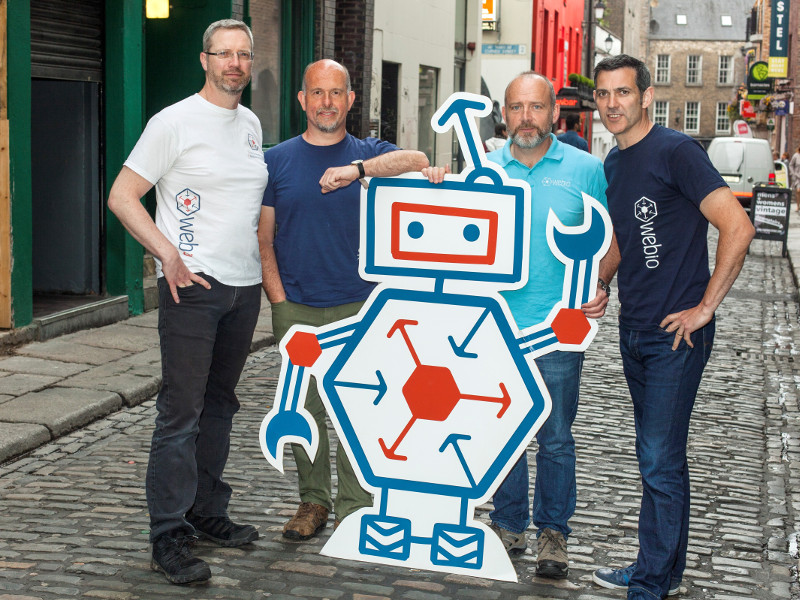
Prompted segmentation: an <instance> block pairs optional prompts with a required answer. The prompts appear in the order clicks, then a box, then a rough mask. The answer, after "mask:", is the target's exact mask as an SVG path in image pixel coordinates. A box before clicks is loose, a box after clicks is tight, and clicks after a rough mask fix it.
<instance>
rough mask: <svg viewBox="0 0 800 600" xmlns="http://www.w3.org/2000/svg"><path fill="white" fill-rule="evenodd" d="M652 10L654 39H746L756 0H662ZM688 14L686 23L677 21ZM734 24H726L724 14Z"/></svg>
mask: <svg viewBox="0 0 800 600" xmlns="http://www.w3.org/2000/svg"><path fill="white" fill-rule="evenodd" d="M653 4H655V6H654V7H653V8H652V9H651V12H650V39H651V40H712V41H745V40H746V39H747V17H749V16H750V10H751V9H752V7H753V0H661V1H660V2H655V3H653ZM677 15H686V24H685V25H678V24H677ZM723 16H729V17H730V21H731V25H730V26H729V27H724V26H723V25H722V17H723Z"/></svg>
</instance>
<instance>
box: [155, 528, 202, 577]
mask: <svg viewBox="0 0 800 600" xmlns="http://www.w3.org/2000/svg"><path fill="white" fill-rule="evenodd" d="M196 540H197V538H196V537H195V536H193V535H186V534H185V533H184V532H183V531H179V532H176V533H175V534H174V535H172V534H171V533H165V534H164V535H162V536H159V538H158V539H157V540H156V541H154V542H153V556H152V559H151V561H150V568H151V569H153V570H154V571H158V572H160V573H163V574H164V576H165V577H166V578H167V581H169V582H170V583H177V584H185V583H200V582H203V581H208V580H209V579H211V569H209V567H208V564H206V562H205V561H202V560H200V559H199V558H197V557H195V556H193V555H192V546H194V543H195V541H196Z"/></svg>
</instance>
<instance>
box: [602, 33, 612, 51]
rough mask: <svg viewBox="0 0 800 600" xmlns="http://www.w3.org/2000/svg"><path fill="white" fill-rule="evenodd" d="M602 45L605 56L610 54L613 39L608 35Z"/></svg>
mask: <svg viewBox="0 0 800 600" xmlns="http://www.w3.org/2000/svg"><path fill="white" fill-rule="evenodd" d="M603 45H604V46H605V48H606V54H611V48H613V47H614V38H612V37H611V34H610V33H609V34H608V36H607V37H606V40H605V41H604V42H603Z"/></svg>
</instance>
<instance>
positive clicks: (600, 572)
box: [592, 563, 681, 596]
mask: <svg viewBox="0 0 800 600" xmlns="http://www.w3.org/2000/svg"><path fill="white" fill-rule="evenodd" d="M635 570H636V563H633V564H631V565H629V566H627V567H625V568H624V569H609V568H608V567H603V568H602V569H597V570H596V571H595V572H594V573H592V581H594V582H595V583H596V584H597V585H599V586H600V587H604V588H606V589H609V590H626V589H628V584H629V583H630V581H631V577H632V576H633V572H634V571H635ZM680 591H681V580H680V579H678V578H677V577H673V578H672V579H670V581H669V590H667V596H677V595H678V594H679V593H680Z"/></svg>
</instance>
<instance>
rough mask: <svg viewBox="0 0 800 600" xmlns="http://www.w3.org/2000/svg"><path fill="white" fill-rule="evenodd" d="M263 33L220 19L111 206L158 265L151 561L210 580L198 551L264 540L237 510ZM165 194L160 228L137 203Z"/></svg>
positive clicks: (255, 296) (256, 211) (150, 127)
mask: <svg viewBox="0 0 800 600" xmlns="http://www.w3.org/2000/svg"><path fill="white" fill-rule="evenodd" d="M252 63H253V35H252V33H251V32H250V29H249V28H248V27H247V25H245V24H244V23H242V22H241V21H235V20H232V19H228V20H224V21H217V22H215V23H212V24H211V25H210V26H209V27H208V29H206V32H205V34H204V35H203V51H202V52H201V53H200V64H201V65H202V67H203V70H204V71H205V74H206V80H205V85H204V86H203V88H202V89H201V90H200V92H199V93H197V94H194V95H193V96H190V97H189V98H186V99H185V100H182V101H181V102H178V103H177V104H173V105H172V106H169V107H167V108H165V109H164V110H162V111H161V112H160V113H158V114H157V115H155V116H154V117H153V118H152V119H151V120H150V122H149V123H148V124H147V127H146V128H145V131H144V132H143V133H142V136H141V138H140V139H139V141H138V142H137V144H136V147H135V148H134V149H133V151H132V152H131V154H130V156H129V157H128V160H127V161H125V165H124V166H123V167H122V170H121V172H120V174H119V175H118V176H117V179H116V181H115V182H114V185H113V186H112V188H111V193H110V194H109V198H108V207H109V208H110V209H111V211H112V212H113V213H114V214H115V215H116V216H117V217H118V218H119V220H120V221H121V222H122V224H123V225H124V226H125V228H126V229H127V230H128V231H129V232H130V234H131V235H132V236H133V237H134V238H135V239H136V240H137V241H138V242H140V243H141V244H142V245H143V246H144V247H145V248H147V250H149V251H150V252H151V253H152V254H153V256H154V257H155V259H156V266H157V272H158V291H159V315H158V332H159V337H160V340H161V368H162V378H163V381H162V385H161V390H160V392H159V394H158V399H157V400H156V409H157V412H158V416H157V417H156V425H155V431H154V432H153V440H152V445H151V448H150V461H149V464H148V467H147V480H146V495H147V506H148V510H149V513H150V541H151V542H152V543H153V551H152V562H151V566H152V568H153V569H154V570H156V571H160V572H162V573H164V575H165V576H166V577H167V579H168V580H169V581H170V582H172V583H181V584H182V583H192V582H200V581H206V580H207V579H209V578H210V577H211V571H210V569H209V567H208V564H206V563H205V562H204V561H202V560H201V559H199V558H197V557H195V556H193V555H192V552H191V546H192V544H193V543H194V540H195V539H196V537H195V536H201V537H203V538H206V539H209V540H211V541H212V542H214V543H216V544H219V545H220V546H228V547H231V546H241V545H244V544H248V543H250V542H252V541H254V540H256V539H257V538H258V531H256V529H255V528H254V527H253V526H252V525H239V524H236V523H234V522H233V521H231V520H230V518H229V517H228V513H227V508H228V501H229V500H230V496H231V488H230V486H229V485H228V484H227V483H226V482H225V481H224V480H223V479H222V472H223V470H224V468H225V463H226V462H227V458H228V450H229V447H230V431H231V424H232V421H233V415H234V414H235V413H236V411H237V410H238V408H239V402H238V400H237V398H236V394H235V393H234V389H235V387H236V384H237V382H238V381H239V376H240V375H241V372H242V368H243V367H244V362H245V359H246V358H247V354H248V352H249V349H250V342H251V341H252V337H253V330H254V329H255V325H256V321H257V320H258V312H259V308H260V303H261V262H260V257H259V252H258V238H257V234H256V231H257V225H258V219H259V215H260V213H261V198H262V196H263V193H264V188H265V187H266V184H267V169H266V166H265V164H264V159H263V154H262V152H261V124H260V123H259V121H258V118H257V117H256V116H255V115H254V114H253V113H252V112H251V111H250V110H248V109H247V108H245V107H244V106H241V105H240V104H239V100H240V98H241V95H242V90H244V88H245V87H246V86H247V84H248V83H249V82H250V74H251V69H252ZM153 186H155V188H156V199H157V208H156V219H155V222H154V221H153V220H152V219H151V218H150V216H149V214H148V213H147V211H146V210H145V208H144V207H143V206H142V204H141V198H142V196H144V195H145V194H146V193H147V192H148V191H149V190H150V189H151V188H152V187H153Z"/></svg>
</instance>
